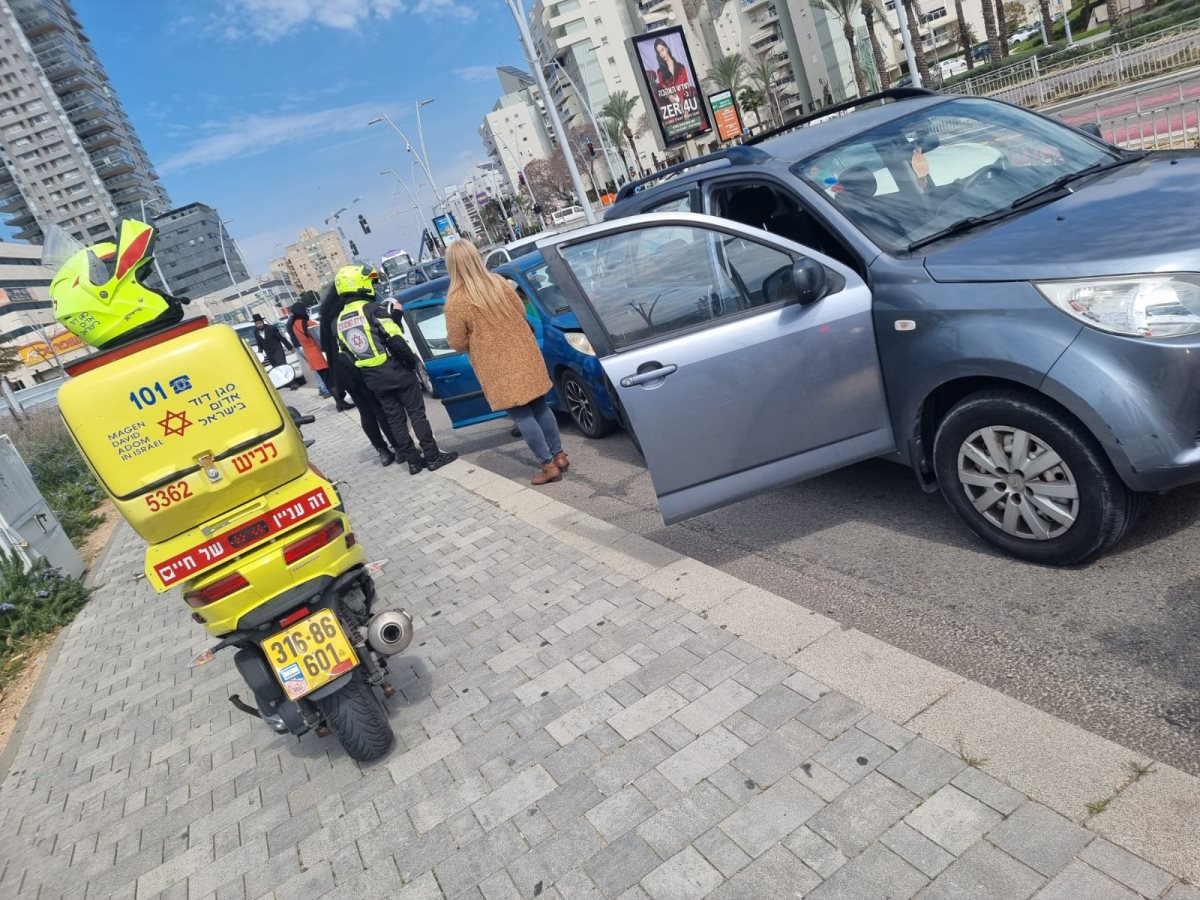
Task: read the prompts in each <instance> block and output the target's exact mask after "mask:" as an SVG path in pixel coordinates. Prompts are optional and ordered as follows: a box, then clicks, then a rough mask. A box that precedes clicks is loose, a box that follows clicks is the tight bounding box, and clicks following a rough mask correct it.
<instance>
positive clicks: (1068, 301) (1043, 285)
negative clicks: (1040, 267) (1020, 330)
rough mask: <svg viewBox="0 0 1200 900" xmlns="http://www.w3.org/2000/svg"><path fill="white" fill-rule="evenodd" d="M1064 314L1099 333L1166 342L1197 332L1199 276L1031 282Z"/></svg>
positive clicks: (1141, 276) (1198, 325)
mask: <svg viewBox="0 0 1200 900" xmlns="http://www.w3.org/2000/svg"><path fill="white" fill-rule="evenodd" d="M1034 287H1036V288H1037V289H1038V291H1039V292H1041V294H1042V296H1043V297H1045V298H1046V299H1047V300H1049V301H1050V302H1051V303H1052V304H1054V305H1055V306H1056V307H1058V308H1059V309H1061V310H1062V311H1063V312H1065V313H1067V314H1068V315H1070V316H1073V317H1074V318H1076V319H1078V320H1079V321H1081V322H1083V323H1084V324H1085V325H1090V326H1092V327H1093V328H1099V329H1100V330H1101V331H1110V332H1112V333H1113V334H1125V335H1130V336H1132V337H1144V338H1165V337H1178V336H1180V335H1184V334H1200V275H1196V274H1189V273H1184V274H1155V275H1128V276H1121V277H1117V278H1083V279H1078V280H1073V281H1042V282H1035V284H1034Z"/></svg>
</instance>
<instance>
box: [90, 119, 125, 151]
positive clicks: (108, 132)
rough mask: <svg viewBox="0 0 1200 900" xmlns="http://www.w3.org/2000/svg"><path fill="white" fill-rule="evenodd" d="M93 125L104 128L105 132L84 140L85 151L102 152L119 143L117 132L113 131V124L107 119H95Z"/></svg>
mask: <svg viewBox="0 0 1200 900" xmlns="http://www.w3.org/2000/svg"><path fill="white" fill-rule="evenodd" d="M91 124H92V125H93V126H95V127H103V128H104V131H100V132H98V133H96V134H93V135H92V136H91V137H87V138H84V139H83V149H84V150H101V149H103V148H105V147H111V146H112V145H113V144H116V143H118V141H119V139H118V137H117V133H116V131H115V130H114V129H113V125H112V123H111V122H108V120H107V119H93V120H92V122H91Z"/></svg>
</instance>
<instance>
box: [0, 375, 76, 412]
mask: <svg viewBox="0 0 1200 900" xmlns="http://www.w3.org/2000/svg"><path fill="white" fill-rule="evenodd" d="M62 384H63V379H61V378H56V379H55V380H54V381H47V382H44V383H42V384H35V385H34V386H33V387H31V388H25V389H24V390H21V391H15V392H14V393H15V395H16V398H17V403H18V404H19V405H20V408H21V409H24V410H30V409H36V408H37V407H39V406H45V405H46V404H48V403H55V402H56V401H57V400H58V389H59V388H60V387H62ZM7 415H10V413H9V409H8V403H7V402H6V401H5V399H4V396H3V395H0V416H7Z"/></svg>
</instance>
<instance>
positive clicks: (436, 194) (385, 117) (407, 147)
mask: <svg viewBox="0 0 1200 900" xmlns="http://www.w3.org/2000/svg"><path fill="white" fill-rule="evenodd" d="M426 102H428V103H432V102H433V101H432V100H429V101H426ZM380 122H387V123H388V124H389V125H391V126H392V131H394V132H396V134H398V135H399V136H400V140H402V141H404V149H405V150H407V151H408V152H409V153H411V154H412V155H413V156H414V157H416V160H417V165H419V166H420V167H421V171H422V172H424V173H425V177H426V178H427V179H428V180H429V187H430V189H431V190H432V191H433V196H434V197H435V198H437V201H438V203H441V202H442V195H441V193H440V192H439V191H438V186H437V184H436V182H434V180H433V175H431V174H430V172H429V166H427V165H426V164H425V160H424V159H422V158H421V154H419V153H417V152H416V151H415V150H414V149H413V145H412V141H410V140H409V139H408V138H407V137H405V136H404V132H403V131H401V130H400V128H399V126H397V125H396V123H395V122H393V121H392V120H391V118H390V117H389V116H388V115H387V113H384V114H383V115H380V116H376V117H375V118H374V119H372V120H371V121H370V122H368V123H367V124H368V125H378V124H379V123H380ZM419 127H420V126H419V125H418V128H419Z"/></svg>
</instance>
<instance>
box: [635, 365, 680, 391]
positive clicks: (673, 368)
mask: <svg viewBox="0 0 1200 900" xmlns="http://www.w3.org/2000/svg"><path fill="white" fill-rule="evenodd" d="M677 371H679V366H677V365H675V364H674V363H669V364H667V365H665V366H657V367H656V368H653V369H649V370H648V371H645V372H638V373H637V374H636V375H626V376H625V377H624V378H622V379H621V387H633V386H634V385H638V384H645V383H646V382H648V381H658V380H659V379H660V378H666V377H667V376H668V375H671V374H673V373H674V372H677Z"/></svg>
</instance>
